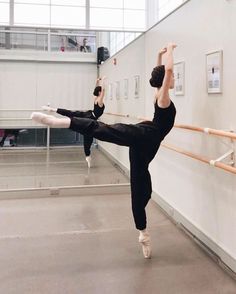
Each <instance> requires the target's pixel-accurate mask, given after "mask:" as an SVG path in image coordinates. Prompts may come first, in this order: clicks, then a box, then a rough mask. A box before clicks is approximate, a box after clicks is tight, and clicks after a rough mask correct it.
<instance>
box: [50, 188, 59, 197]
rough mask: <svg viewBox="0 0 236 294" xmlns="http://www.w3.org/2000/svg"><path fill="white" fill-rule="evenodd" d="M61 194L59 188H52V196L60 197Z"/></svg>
mask: <svg viewBox="0 0 236 294" xmlns="http://www.w3.org/2000/svg"><path fill="white" fill-rule="evenodd" d="M59 194H60V190H59V189H58V188H52V189H50V195H53V196H55V195H59Z"/></svg>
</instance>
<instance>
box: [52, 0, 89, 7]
mask: <svg viewBox="0 0 236 294" xmlns="http://www.w3.org/2000/svg"><path fill="white" fill-rule="evenodd" d="M51 5H65V6H69V5H73V6H85V0H51Z"/></svg>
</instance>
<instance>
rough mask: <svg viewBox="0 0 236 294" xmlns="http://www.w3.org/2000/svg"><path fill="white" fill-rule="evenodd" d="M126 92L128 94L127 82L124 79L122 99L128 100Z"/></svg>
mask: <svg viewBox="0 0 236 294" xmlns="http://www.w3.org/2000/svg"><path fill="white" fill-rule="evenodd" d="M128 92H129V80H128V79H124V99H128Z"/></svg>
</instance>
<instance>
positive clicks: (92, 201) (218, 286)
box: [0, 155, 236, 294]
mask: <svg viewBox="0 0 236 294" xmlns="http://www.w3.org/2000/svg"><path fill="white" fill-rule="evenodd" d="M99 156H100V155H99ZM101 157H102V155H101ZM102 164H104V165H105V163H104V162H102V163H101V165H102ZM111 168H112V172H114V175H115V177H117V176H118V174H119V173H120V172H119V170H116V169H115V167H114V166H113V167H111ZM72 170H73V168H72ZM85 170H86V167H85ZM99 176H100V177H101V178H102V179H103V178H104V177H105V176H106V173H105V176H104V174H103V173H102V168H101V170H100V173H99ZM126 180H127V179H126ZM107 189H110V194H109V193H108V194H107V195H104V194H103V195H99V194H97V195H96V194H94V195H82V196H73V197H72V196H70V194H69V192H68V195H67V196H65V197H56V198H55V197H53V198H51V197H48V198H34V199H12V200H0V294H28V293H33V294H39V293H40V294H54V293H55V294H67V293H68V294H80V293H81V294H90V293H91V294H93V293H98V294H105V293H109V294H116V293H117V294H118V293H119V294H120V293H122V294H133V293H134V294H146V293H153V294H200V293H201V294H235V293H236V281H235V280H233V279H232V278H231V277H230V276H229V275H228V274H227V273H226V272H224V271H223V270H222V269H221V268H220V267H219V266H218V265H217V264H216V263H215V262H214V261H213V260H212V259H211V258H210V257H209V256H208V255H206V253H205V252H204V251H203V250H202V249H201V248H200V247H199V246H198V245H197V244H195V243H194V242H193V241H192V239H191V238H189V237H188V236H187V235H186V234H185V233H184V232H183V231H181V230H180V229H179V228H177V227H176V226H175V225H174V224H173V223H172V222H171V221H170V220H169V219H168V218H167V217H166V215H165V214H163V212H162V211H161V210H160V209H159V208H158V206H157V205H156V204H155V203H154V202H152V201H151V202H149V205H148V208H147V214H148V227H149V230H150V232H151V237H152V247H153V257H152V259H150V260H146V259H144V258H143V255H142V252H141V248H140V245H139V244H138V241H137V240H138V234H137V231H136V230H135V229H134V225H133V220H132V215H131V209H130V195H129V194H114V191H115V190H114V189H113V188H112V187H108V188H107ZM108 192H109V191H108Z"/></svg>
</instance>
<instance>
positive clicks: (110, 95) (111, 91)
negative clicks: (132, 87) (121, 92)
mask: <svg viewBox="0 0 236 294" xmlns="http://www.w3.org/2000/svg"><path fill="white" fill-rule="evenodd" d="M108 96H109V99H110V100H112V98H113V87H112V83H110V84H109V86H108Z"/></svg>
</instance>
